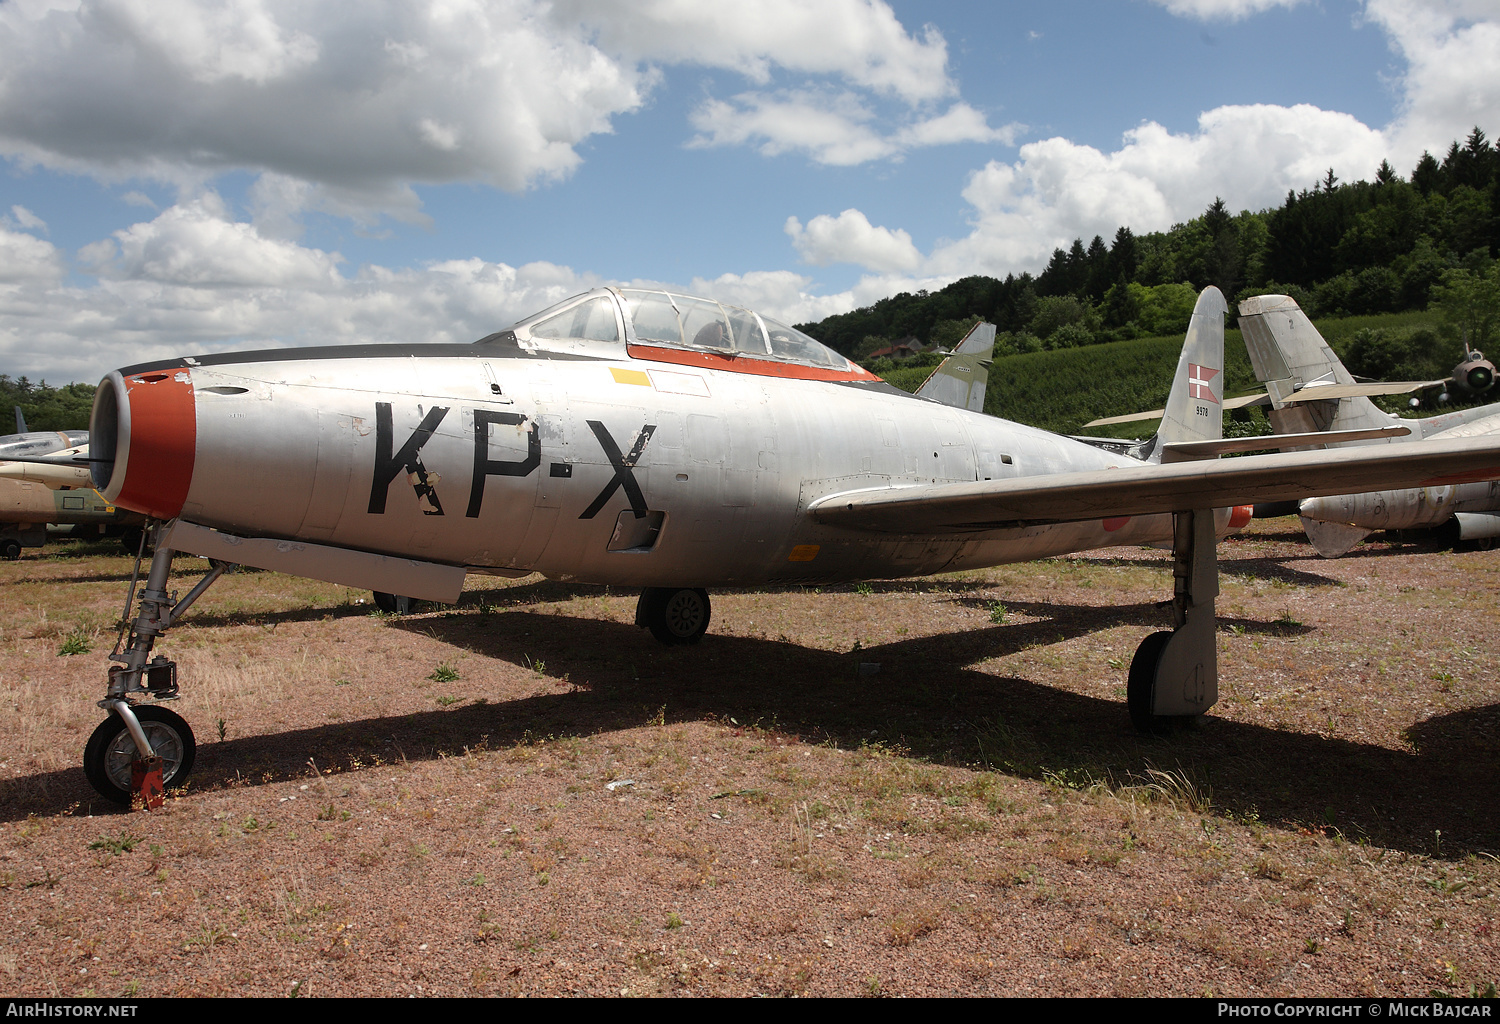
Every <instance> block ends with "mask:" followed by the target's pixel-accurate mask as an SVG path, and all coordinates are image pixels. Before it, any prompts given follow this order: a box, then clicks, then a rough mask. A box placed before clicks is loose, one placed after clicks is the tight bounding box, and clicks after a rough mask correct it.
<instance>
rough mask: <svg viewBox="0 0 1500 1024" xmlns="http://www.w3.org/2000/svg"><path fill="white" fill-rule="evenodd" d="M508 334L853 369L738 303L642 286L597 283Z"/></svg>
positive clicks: (534, 340)
mask: <svg viewBox="0 0 1500 1024" xmlns="http://www.w3.org/2000/svg"><path fill="white" fill-rule="evenodd" d="M505 335H510V336H513V337H514V338H515V340H516V342H517V343H519V344H522V345H525V344H527V343H531V344H537V345H539V346H540V347H547V346H548V345H549V343H556V342H565V341H592V342H615V343H619V342H621V341H622V340H623V341H625V342H627V343H629V344H632V345H647V346H652V347H657V348H671V349H685V350H688V351H695V352H709V353H715V354H718V355H723V356H744V357H747V358H753V359H767V360H773V361H776V362H787V363H801V364H805V365H811V366H822V367H828V368H830V369H835V370H849V369H852V364H851V363H849V361H848V360H846V359H845V358H844V357H843V356H841V355H839V354H838V353H837V352H835V351H833V350H832V349H830V348H828V347H826V346H825V345H823V344H821V343H819V342H818V341H815V340H814V339H812V338H809V337H808V336H807V335H805V334H803V333H802V332H801V331H799V330H797V329H796V328H795V327H788V326H787V325H786V324H783V323H781V322H779V321H777V320H772V319H771V318H769V317H763V316H761V315H759V314H758V313H754V312H752V311H751V310H748V309H744V308H742V307H740V306H726V305H724V304H723V303H720V302H715V301H714V300H713V299H703V298H697V297H695V296H691V295H682V294H679V293H677V292H668V291H658V290H655V289H645V288H597V289H595V290H594V291H591V292H587V293H585V294H583V295H575V296H573V297H572V298H571V299H565V300H564V301H562V302H559V303H557V304H556V305H554V306H549V307H548V308H546V309H544V310H542V311H541V312H540V313H534V314H533V315H531V316H529V317H527V318H526V319H524V320H522V321H520V322H519V323H517V324H516V325H515V326H514V327H512V328H510V330H509V331H505V332H502V334H500V335H491V336H490V337H489V338H485V339H483V340H481V341H480V342H478V344H485V343H486V342H489V341H491V340H492V339H498V338H500V337H503V336H505Z"/></svg>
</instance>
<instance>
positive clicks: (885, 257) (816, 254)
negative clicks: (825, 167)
mask: <svg viewBox="0 0 1500 1024" xmlns="http://www.w3.org/2000/svg"><path fill="white" fill-rule="evenodd" d="M785 231H786V233H787V236H788V237H790V238H791V240H792V246H793V248H795V249H796V250H797V252H798V253H799V254H800V255H801V257H802V259H803V260H805V261H806V262H808V263H811V264H813V265H814V266H819V267H826V266H827V265H828V264H830V263H855V264H858V265H860V266H862V267H866V268H868V269H870V270H876V271H903V272H910V271H913V270H915V269H917V267H918V266H920V265H921V263H922V254H921V253H920V252H918V251H917V247H916V246H915V245H913V244H912V240H911V235H909V234H907V233H906V232H905V231H902V230H900V229H897V230H895V231H892V230H891V229H889V228H883V227H876V226H874V225H872V224H871V223H870V221H869V218H867V217H866V216H865V215H864V214H863V213H861V212H860V211H859V210H845V211H844V212H843V213H841V214H839V215H838V216H837V217H830V216H828V214H826V213H824V214H819V215H818V216H816V217H814V218H813V219H812V220H810V221H808V222H807V226H806V227H803V226H802V222H801V221H799V220H798V219H797V218H796V217H788V218H787V219H786V226H785Z"/></svg>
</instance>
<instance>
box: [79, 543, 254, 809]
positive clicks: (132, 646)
mask: <svg viewBox="0 0 1500 1024" xmlns="http://www.w3.org/2000/svg"><path fill="white" fill-rule="evenodd" d="M156 529H157V530H160V529H161V528H160V527H157V528H156ZM157 539H158V541H159V540H160V536H159V535H158V537H157ZM172 555H173V551H172V549H171V548H169V547H165V546H163V545H162V544H160V543H157V545H156V550H155V552H154V553H153V555H152V556H151V568H150V571H149V572H148V574H147V576H146V585H145V587H144V588H143V589H142V590H141V594H140V598H141V603H140V610H139V611H138V612H137V614H136V617H135V619H134V620H133V621H132V620H131V619H130V606H131V603H132V602H133V601H134V600H135V588H136V583H137V581H138V580H139V579H140V569H141V562H142V561H143V558H142V557H140V556H138V557H137V558H136V563H135V572H134V573H133V574H132V575H131V577H130V592H129V595H128V596H127V597H126V598H125V614H124V616H123V617H122V620H121V626H120V638H119V640H117V641H116V643H115V649H114V650H113V651H111V652H110V655H109V660H110V661H112V662H114V663H115V664H113V665H111V666H110V669H109V689H108V692H107V694H106V696H105V698H104V699H103V700H101V701H100V702H99V707H101V708H103V709H104V710H105V711H108V712H109V713H110V717H109V718H106V719H105V720H104V721H103V722H101V723H100V724H99V727H98V728H97V729H95V730H94V734H93V735H92V736H91V737H89V742H88V745H87V746H86V747H84V751H83V770H84V774H85V775H87V776H88V780H89V784H90V785H92V786H93V787H94V789H95V790H97V791H98V793H99V795H100V796H102V797H104V798H105V799H106V800H113V801H115V802H117V803H130V801H131V799H132V797H134V796H137V795H139V796H141V797H142V799H143V801H144V802H145V803H146V805H147V806H151V805H152V804H153V802H155V803H159V802H160V793H161V790H162V789H163V788H165V787H166V786H171V785H181V784H182V782H183V780H184V779H186V778H187V774H188V772H190V771H192V768H193V759H194V756H195V754H196V753H197V746H196V744H195V742H194V740H193V730H192V729H190V728H189V727H188V724H187V722H185V721H183V719H182V717H181V716H180V715H177V714H175V713H174V712H172V711H169V710H167V709H166V708H164V707H161V706H160V705H161V703H162V702H165V701H169V700H175V699H176V698H177V664H176V662H173V661H169V660H167V659H166V658H164V657H161V656H160V655H158V656H157V657H155V658H153V657H151V648H152V647H153V646H154V645H155V643H156V638H157V637H159V636H161V635H162V634H163V633H165V632H166V631H167V630H168V629H170V628H171V627H172V626H173V625H174V624H176V622H177V620H178V619H180V618H181V617H182V615H183V613H185V612H186V611H187V610H188V608H190V607H191V606H192V604H193V602H195V601H197V600H198V598H199V597H201V596H203V592H204V591H206V590H207V589H208V588H209V587H210V586H212V585H213V583H214V581H215V580H217V579H218V578H219V577H220V576H222V575H224V573H225V572H226V571H228V570H229V569H232V568H234V566H233V565H231V564H229V563H227V562H210V566H211V568H210V569H209V571H208V573H207V574H205V575H204V577H203V578H202V579H201V580H199V581H198V584H197V585H196V586H195V587H193V589H192V590H190V591H188V593H187V595H186V596H185V597H183V598H181V599H178V598H175V597H173V596H172V595H170V594H168V593H167V578H168V576H169V575H170V574H171V571H172ZM139 697H148V698H150V699H151V701H152V703H148V704H141V703H139V701H138V698H139Z"/></svg>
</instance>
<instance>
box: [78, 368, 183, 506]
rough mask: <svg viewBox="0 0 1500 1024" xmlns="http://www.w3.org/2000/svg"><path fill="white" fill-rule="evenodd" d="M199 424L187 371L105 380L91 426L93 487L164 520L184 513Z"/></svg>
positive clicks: (141, 373) (149, 372) (113, 376)
mask: <svg viewBox="0 0 1500 1024" xmlns="http://www.w3.org/2000/svg"><path fill="white" fill-rule="evenodd" d="M197 423H198V419H197V412H196V408H195V405H194V401H193V385H192V378H191V373H190V371H188V370H187V369H186V368H183V367H181V366H166V367H162V368H160V369H152V368H147V369H144V370H140V371H139V372H135V373H131V374H128V375H122V374H121V373H120V372H119V371H115V372H114V373H111V374H110V375H109V376H107V377H105V378H104V380H103V381H102V382H101V383H100V385H99V392H98V394H97V395H96V396H95V398H94V412H93V417H92V420H91V422H90V431H91V432H90V440H91V449H90V451H91V455H92V457H93V458H94V459H98V460H102V461H97V462H94V463H92V466H91V469H90V473H91V475H92V478H93V484H94V486H95V487H97V488H99V489H100V491H101V493H103V494H104V496H105V497H106V498H107V499H109V500H110V501H111V502H113V503H114V504H116V505H119V506H120V507H122V508H128V509H131V510H132V511H135V512H143V513H145V514H146V515H149V516H154V517H155V518H157V519H172V518H175V517H176V515H177V514H178V513H179V512H181V511H182V505H183V502H184V501H185V500H186V499H187V494H188V485H189V484H191V483H192V479H193V456H194V451H195V449H196V445H197V440H198V427H197Z"/></svg>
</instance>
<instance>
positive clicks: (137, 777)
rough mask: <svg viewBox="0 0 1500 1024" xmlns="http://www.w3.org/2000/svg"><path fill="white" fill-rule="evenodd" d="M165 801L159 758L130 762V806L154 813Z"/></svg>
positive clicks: (145, 758)
mask: <svg viewBox="0 0 1500 1024" xmlns="http://www.w3.org/2000/svg"><path fill="white" fill-rule="evenodd" d="M166 800H167V790H166V786H164V785H163V784H162V781H161V758H159V757H141V758H137V759H136V760H134V761H131V762H130V806H131V807H133V808H139V809H141V810H147V811H154V810H156V809H157V808H158V807H160V806H161V805H162V804H164V803H166Z"/></svg>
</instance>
